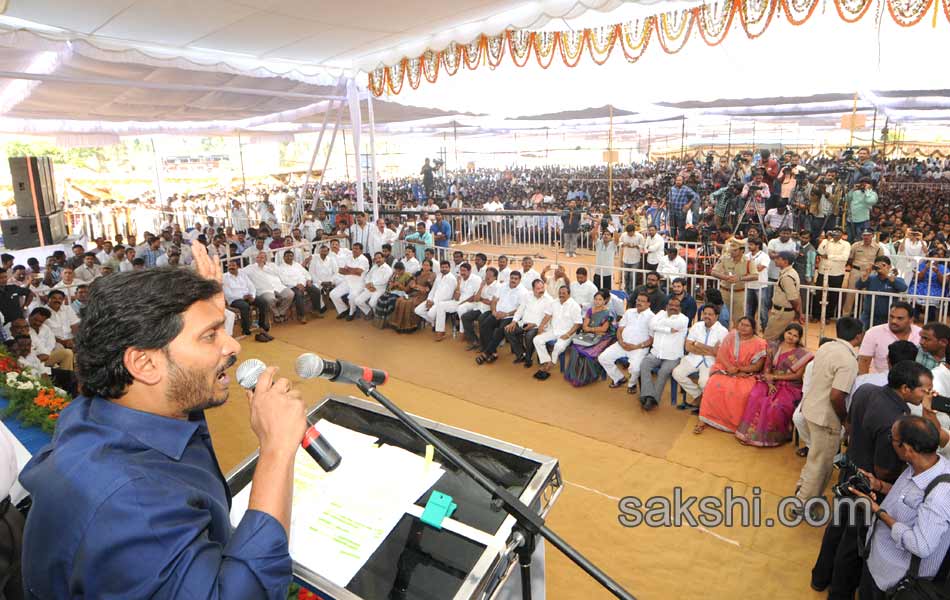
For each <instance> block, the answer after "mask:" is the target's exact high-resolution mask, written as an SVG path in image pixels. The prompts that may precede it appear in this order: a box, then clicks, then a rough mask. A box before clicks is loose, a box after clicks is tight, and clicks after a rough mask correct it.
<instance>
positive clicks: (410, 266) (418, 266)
mask: <svg viewBox="0 0 950 600" xmlns="http://www.w3.org/2000/svg"><path fill="white" fill-rule="evenodd" d="M402 266H404V267H406V273H409V274H410V275H415V274H417V273H418V272H419V271H421V270H422V263H420V262H419V259H418V258H416V257H415V256H413V257H412V258H405V257H403V259H402Z"/></svg>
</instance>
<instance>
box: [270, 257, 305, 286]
mask: <svg viewBox="0 0 950 600" xmlns="http://www.w3.org/2000/svg"><path fill="white" fill-rule="evenodd" d="M277 276H278V277H280V281H281V283H283V284H284V285H286V286H287V287H296V286H298V285H306V284H307V282H308V281H310V273H308V272H307V269H304V268H303V265H301V264H300V263H290V264H289V265H288V264H287V263H285V262H283V261H282V262H281V263H280V265H278V266H277Z"/></svg>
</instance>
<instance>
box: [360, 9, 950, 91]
mask: <svg viewBox="0 0 950 600" xmlns="http://www.w3.org/2000/svg"><path fill="white" fill-rule="evenodd" d="M831 1H832V2H833V3H834V5H835V10H836V11H837V13H838V16H839V17H840V18H841V19H842V20H843V21H845V22H847V23H856V22H857V21H860V20H861V19H862V18H864V16H865V15H866V14H867V13H868V12H869V11H868V9H869V8H870V7H871V4H873V3H874V0H831ZM878 1H882V2H884V3H885V4H886V5H887V13H888V14H889V15H890V16H891V19H893V20H894V22H895V23H897V24H898V25H900V26H902V27H913V26H915V25H917V24H918V23H920V22H921V21H922V20H923V18H924V16H925V15H927V13H928V11H930V10H933V19H932V21H931V23H932V25H933V26H936V24H937V15H938V13H939V12H942V13H943V15H944V17H946V19H947V20H948V21H950V0H878ZM818 2H819V0H719V1H715V2H710V3H708V4H704V5H702V6H697V7H695V8H690V9H686V10H681V11H673V12H665V13H661V14H659V15H655V16H650V17H646V18H643V19H638V20H636V21H630V22H628V23H622V24H618V25H607V26H605V27H596V28H592V29H582V30H576V31H557V32H550V31H523V30H509V31H506V32H504V33H502V34H500V35H496V36H486V35H481V36H479V37H478V38H476V39H475V40H473V41H471V42H469V43H467V44H456V43H455V42H453V43H451V44H450V45H449V46H448V48H445V49H444V50H440V51H434V50H426V51H425V53H423V54H422V55H421V56H419V57H416V58H403V59H402V60H400V61H399V62H397V63H396V64H395V65H392V66H388V67H380V68H378V69H375V70H374V71H372V72H371V73H369V89H370V91H371V92H372V93H373V94H374V95H376V96H382V95H383V94H387V93H388V94H398V93H399V92H401V91H402V89H403V85H404V83H405V81H406V80H407V79H408V80H409V87H411V88H412V89H417V88H418V87H419V85H420V84H421V83H422V79H423V78H424V79H425V80H426V81H427V82H429V83H435V82H436V80H438V78H439V75H440V73H446V74H448V75H449V76H453V75H455V74H456V73H458V70H459V66H460V65H462V64H464V65H465V67H466V68H467V69H470V70H473V69H476V68H478V67H479V66H480V65H485V66H488V67H489V68H492V69H494V68H496V67H498V66H499V65H500V64H501V62H502V60H504V57H505V54H506V52H507V54H508V55H509V56H510V57H511V62H513V63H514V64H515V66H518V67H524V66H525V65H527V64H528V61H529V60H530V59H531V54H534V56H535V60H536V61H537V64H538V65H539V66H540V67H541V68H542V69H547V68H548V67H550V66H551V63H553V62H554V60H555V57H560V59H561V61H562V62H563V63H564V64H565V65H566V66H568V67H576V66H577V65H578V64H579V63H580V62H581V60H582V59H583V57H584V52H585V50H586V52H587V53H588V54H589V55H590V58H591V60H593V61H594V62H595V63H596V64H598V65H602V64H604V63H605V62H607V59H608V58H610V54H611V53H612V52H613V50H614V48H615V47H616V46H617V45H618V44H619V45H620V48H621V50H622V51H623V55H624V58H626V59H627V61H628V62H631V63H632V62H636V61H637V60H639V59H640V57H641V56H643V54H644V52H646V50H647V47H648V46H649V45H650V40H651V39H652V38H653V37H654V35H655V37H656V39H657V41H658V42H659V44H660V47H661V48H663V51H664V52H666V53H667V54H676V53H677V52H679V51H680V50H682V49H683V48H684V47H685V46H686V43H687V42H688V41H689V40H690V37H691V35H692V32H693V29H694V28H695V29H698V30H699V37H700V38H702V40H703V41H704V42H705V43H706V44H707V45H709V46H716V45H718V44H721V43H722V42H723V40H725V39H726V36H727V35H729V31H731V29H732V25H733V22H734V20H735V19H736V18H738V20H739V23H740V26H741V28H742V31H744V32H745V34H746V36H747V37H748V38H749V39H755V38H757V37H759V36H760V35H762V34H763V33H765V31H766V30H767V29H768V28H769V26H770V25H771V24H772V23H773V22H774V17H776V16H781V15H779V13H781V14H784V16H785V18H786V19H787V20H788V22H789V23H791V24H792V25H796V26H798V25H802V24H804V23H805V22H806V21H807V20H808V19H809V18H811V16H812V15H813V14H814V13H815V8H816V7H817V6H818ZM941 7H942V11H941Z"/></svg>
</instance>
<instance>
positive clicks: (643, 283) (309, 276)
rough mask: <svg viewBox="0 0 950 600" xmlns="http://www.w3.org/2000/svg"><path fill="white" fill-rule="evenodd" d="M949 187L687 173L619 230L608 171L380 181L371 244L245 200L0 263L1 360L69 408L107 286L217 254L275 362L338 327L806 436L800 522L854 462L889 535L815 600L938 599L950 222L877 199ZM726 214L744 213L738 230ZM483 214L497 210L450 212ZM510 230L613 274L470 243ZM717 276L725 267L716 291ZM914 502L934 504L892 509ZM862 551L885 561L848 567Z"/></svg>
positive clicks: (860, 163)
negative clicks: (818, 333) (102, 283)
mask: <svg viewBox="0 0 950 600" xmlns="http://www.w3.org/2000/svg"><path fill="white" fill-rule="evenodd" d="M927 164H930V163H927ZM945 166H946V165H944V164H941V165H939V168H940V169H942V168H943V167H945ZM935 168H938V167H937V166H936V165H931V166H930V167H927V168H924V167H920V165H919V164H912V163H909V162H906V161H903V162H901V161H895V162H891V163H883V162H881V161H875V160H874V159H873V158H872V157H871V155H870V153H869V152H868V151H867V150H866V149H860V150H858V151H856V152H855V153H854V155H853V156H847V157H842V158H840V159H835V160H827V159H821V160H813V161H810V162H809V161H802V160H801V158H800V157H798V156H796V155H795V154H794V153H787V154H786V155H785V156H782V157H779V158H776V157H773V156H771V155H770V153H768V152H767V151H760V152H759V153H758V155H753V153H752V152H742V153H739V154H738V155H737V156H736V157H735V158H734V159H733V158H731V157H724V158H723V159H722V160H720V161H719V163H718V166H717V165H715V164H712V165H710V164H707V165H702V166H701V165H697V164H695V163H693V162H686V163H680V162H677V161H670V162H663V163H658V164H656V165H650V166H648V167H640V168H634V169H630V170H629V171H627V172H624V171H621V172H620V173H619V174H615V177H616V178H617V180H616V181H615V185H619V186H620V187H619V188H617V189H616V192H617V194H616V196H615V206H617V207H618V208H619V210H618V211H616V212H614V213H612V214H611V213H610V212H609V211H605V210H604V209H603V208H601V205H600V203H601V202H603V200H604V197H605V195H606V187H605V186H606V182H604V181H601V179H600V177H598V176H599V175H601V173H600V172H599V170H596V169H587V170H574V171H570V172H566V171H564V170H554V169H550V170H543V169H542V170H510V171H507V172H486V171H479V172H475V173H473V174H468V175H459V176H457V177H456V178H455V179H453V180H451V181H450V182H448V184H449V185H448V186H447V188H446V190H445V192H446V195H445V196H444V197H441V198H440V197H438V196H436V194H437V193H438V186H437V185H435V181H434V180H432V179H431V178H430V179H429V180H428V181H424V182H423V183H424V185H422V186H415V188H413V186H412V183H413V182H412V181H410V180H402V181H400V182H383V185H382V186H381V193H382V194H383V195H384V196H385V199H386V201H387V204H389V205H390V206H392V207H393V208H395V209H396V210H397V212H392V213H389V214H386V215H384V216H383V217H382V218H379V219H377V220H376V221H373V220H372V219H370V218H369V217H368V215H366V214H365V213H364V212H362V211H359V210H354V209H353V207H352V204H351V195H350V192H351V188H349V187H347V186H336V185H328V186H326V187H325V188H324V191H325V192H326V194H325V196H324V197H323V198H321V202H320V203H317V205H316V206H313V207H311V208H310V210H308V211H307V212H306V213H305V215H304V216H303V219H302V220H301V222H299V223H296V224H294V225H293V226H289V227H288V226H286V223H285V222H284V218H283V217H281V218H279V217H278V214H279V210H278V207H279V206H284V205H285V203H284V202H283V201H284V200H287V201H288V202H287V203H286V204H289V203H290V200H291V199H293V197H294V195H293V192H292V191H281V192H280V193H281V194H283V197H282V199H281V202H279V203H278V204H277V206H275V205H274V204H273V202H272V201H273V200H274V199H273V197H270V198H268V197H267V194H266V193H265V194H264V197H262V199H261V200H260V202H259V205H258V206H256V207H254V208H253V209H252V210H251V211H249V210H248V209H249V208H250V207H248V206H245V205H244V204H243V203H242V202H241V201H239V200H234V199H229V200H230V209H229V211H228V213H227V215H226V217H223V219H224V220H223V221H217V220H216V219H214V218H211V219H209V218H207V217H208V216H209V215H204V216H203V217H202V218H199V217H198V216H196V217H195V221H194V223H195V226H194V227H185V228H182V227H180V226H178V225H175V224H166V223H165V222H162V223H158V224H157V225H158V226H157V227H156V228H155V231H156V233H155V234H152V233H150V232H145V233H144V235H143V236H142V237H141V238H138V236H135V235H126V236H123V235H121V234H118V233H117V234H115V235H113V236H110V237H109V238H106V237H99V238H97V239H95V240H94V244H95V246H94V247H92V246H91V245H89V247H87V245H85V244H77V245H75V246H73V248H72V249H71V253H72V255H71V256H67V253H66V252H65V251H59V252H55V253H54V254H53V255H51V256H50V257H48V258H47V259H46V261H45V263H44V264H42V265H41V264H40V261H39V260H37V259H31V260H30V261H29V262H28V263H27V264H24V265H20V264H14V262H15V261H14V258H13V257H12V256H10V255H3V256H0V261H2V265H0V315H2V318H3V322H4V324H5V327H4V328H3V329H2V330H0V332H2V333H0V336H2V338H3V341H4V342H5V343H7V344H8V345H9V346H10V348H11V349H12V350H13V351H14V352H15V354H16V356H17V357H18V360H19V361H20V363H21V364H22V365H24V366H28V367H30V368H32V369H35V370H37V371H39V372H42V373H45V374H47V375H49V376H50V377H51V378H53V379H54V381H56V382H57V384H59V385H61V386H63V387H64V388H66V389H71V390H74V389H75V387H76V379H75V375H74V374H73V369H74V363H75V361H76V357H75V356H74V354H73V346H72V337H73V335H74V334H75V333H76V330H77V328H78V326H79V323H80V322H81V319H82V318H83V310H84V308H85V305H86V303H87V301H88V297H89V293H90V290H95V289H96V285H95V282H96V281H98V280H100V279H102V278H108V277H111V276H112V275H113V274H115V273H121V272H125V271H133V270H147V269H153V268H161V267H167V268H189V267H190V266H192V263H193V255H194V251H193V250H192V249H193V248H194V247H196V246H195V245H197V244H200V245H201V246H203V247H204V248H206V250H207V254H208V255H209V256H211V257H212V259H214V260H219V261H221V262H222V263H223V264H225V267H226V268H225V270H226V273H224V275H223V281H222V288H223V292H224V296H225V300H226V303H227V306H228V310H227V311H226V321H227V328H228V332H229V333H232V330H233V328H234V327H236V326H237V323H238V322H239V323H240V327H241V335H244V336H250V335H253V336H254V339H255V340H256V341H257V342H260V343H267V342H269V341H271V340H273V339H274V337H273V335H272V333H273V332H274V328H273V326H274V325H275V324H279V323H284V322H287V321H290V320H292V319H294V318H296V320H297V321H299V322H300V323H306V322H307V321H308V319H312V318H316V319H322V318H324V317H325V316H326V313H327V312H328V311H329V310H330V309H331V308H332V309H333V314H334V316H335V317H336V318H337V319H340V320H345V321H347V322H353V321H356V320H357V319H359V320H366V321H371V322H373V323H375V324H376V325H377V326H378V327H380V328H383V329H392V330H394V331H396V332H399V333H402V334H416V335H419V333H418V332H420V331H424V330H425V329H426V328H428V327H431V329H432V332H433V340H434V342H436V343H443V344H444V345H446V346H448V345H449V343H447V341H448V340H451V339H453V338H456V337H457V338H458V339H459V340H460V341H461V342H462V343H463V344H464V348H465V350H466V351H470V352H472V353H473V356H472V358H473V362H474V363H475V364H476V365H477V366H478V367H479V368H491V365H492V364H493V363H495V362H498V361H499V360H505V361H510V362H511V363H512V364H514V365H522V367H523V368H524V369H525V372H526V373H528V374H531V376H532V377H533V378H534V379H536V380H539V381H545V380H548V379H550V378H551V377H552V375H554V374H555V373H556V372H557V371H558V370H559V371H560V372H561V373H562V375H563V378H564V379H565V381H567V382H568V383H570V384H571V385H573V386H576V387H579V386H585V385H602V386H603V387H604V390H605V393H614V392H613V391H612V390H620V389H625V390H626V391H627V392H628V393H629V394H631V395H633V396H635V397H636V398H637V399H638V402H639V404H640V406H641V407H642V409H643V411H645V412H650V411H654V410H657V409H658V407H659V406H660V404H661V400H662V397H663V396H664V393H666V390H667V389H669V393H670V396H671V398H672V400H673V404H675V405H676V408H678V409H680V410H686V411H691V412H692V413H694V414H696V415H698V424H697V425H696V427H695V429H694V433H696V434H701V433H703V432H704V431H705V430H706V429H707V428H710V427H711V428H714V429H716V430H719V431H722V432H726V433H728V434H729V435H732V436H734V437H735V439H737V440H738V441H739V442H741V443H743V444H746V445H749V446H754V447H774V446H779V445H782V444H786V443H788V442H790V441H791V440H792V439H793V437H794V436H795V434H796V432H797V435H798V437H799V438H800V440H801V443H802V447H801V448H800V449H799V450H798V452H797V453H798V455H799V456H800V457H802V459H804V465H803V467H802V472H801V477H800V480H799V482H798V484H797V486H796V487H795V494H796V495H797V496H798V497H799V498H800V499H801V500H802V501H803V503H807V501H809V500H811V499H813V498H817V497H820V496H822V495H824V494H825V493H826V489H827V487H828V484H829V482H830V479H831V476H832V473H833V468H834V465H835V464H836V457H840V456H841V449H842V443H846V448H847V450H846V453H845V454H844V456H846V457H847V458H848V462H847V463H842V464H843V465H844V466H843V467H842V468H841V469H840V475H839V478H840V483H841V486H844V487H841V486H838V488H836V489H837V490H838V492H841V490H845V491H849V490H852V489H853V488H854V482H855V479H854V478H855V477H856V475H857V474H862V473H863V474H864V476H865V478H866V481H869V482H870V484H869V489H865V490H863V491H862V490H861V489H856V490H855V491H853V493H855V494H858V495H861V494H863V495H866V496H867V497H868V500H869V502H870V506H871V507H873V512H874V514H875V515H876V525H877V526H876V527H873V528H871V529H870V531H869V530H868V529H866V528H865V529H863V530H862V529H859V530H858V531H857V532H849V531H846V528H842V527H839V526H838V525H835V526H829V527H828V530H827V532H826V534H825V540H824V543H823V544H822V548H821V553H820V556H819V558H818V560H817V562H816V566H815V570H814V571H813V579H812V587H814V588H815V589H820V590H824V589H827V588H830V589H831V596H830V597H842V598H844V597H851V596H852V595H853V594H854V592H855V590H857V589H858V588H859V587H860V588H861V590H862V598H863V597H865V596H864V594H867V597H868V598H877V597H883V596H880V595H879V594H882V593H883V591H882V590H887V589H888V588H890V587H892V586H893V584H894V583H896V581H897V579H899V578H900V576H902V575H903V572H902V570H903V571H906V566H907V564H908V562H909V560H910V554H911V553H914V554H916V555H917V556H919V557H920V558H921V559H922V561H921V567H920V574H921V575H922V576H929V575H933V574H934V573H936V571H937V569H938V568H939V567H940V564H941V560H942V558H943V556H944V555H945V554H946V550H947V548H948V546H950V489H948V488H946V486H944V487H942V488H937V489H936V490H934V491H933V493H932V494H929V495H926V497H924V495H925V493H924V492H925V490H926V488H927V484H928V483H929V482H930V481H933V480H934V478H935V477H936V476H937V475H939V474H942V473H944V472H946V473H950V463H947V462H946V461H947V458H945V457H950V444H948V442H950V417H948V416H947V414H945V413H943V412H940V410H939V409H940V407H941V406H944V405H943V404H941V403H940V402H939V398H940V397H944V396H946V397H950V366H948V363H947V361H948V345H950V326H947V325H946V324H944V323H943V322H941V320H940V317H941V315H942V313H941V311H940V307H941V306H942V305H941V302H942V300H940V299H942V298H944V297H946V296H947V291H948V290H947V288H948V286H946V285H945V284H944V283H945V275H946V270H945V262H943V261H942V260H940V259H942V258H944V257H945V254H946V244H947V243H948V239H950V210H948V209H947V207H946V206H945V205H944V204H943V203H942V200H940V201H937V202H935V201H934V200H935V196H934V192H933V191H927V192H920V193H919V194H918V192H914V191H907V190H902V191H899V192H895V193H893V194H890V193H881V194H879V193H878V192H877V191H876V189H880V187H881V185H882V182H884V181H885V180H886V179H887V178H888V177H894V178H903V179H907V178H917V179H921V178H926V179H933V177H929V176H928V175H927V173H930V172H932V171H933V169H935ZM941 172H942V171H941ZM664 181H665V183H664ZM618 182H619V183H618ZM298 192H299V190H298ZM730 197H731V198H733V200H734V199H738V201H739V203H738V204H734V206H738V207H739V208H738V210H737V214H730V212H729V211H724V210H723V209H722V206H721V204H720V203H726V202H729V201H730V200H729V198H730ZM467 208H480V209H483V210H485V211H487V212H486V213H484V214H482V215H481V216H475V217H471V218H469V217H468V216H466V217H464V218H463V217H462V216H460V215H458V213H456V212H454V211H453V209H454V210H458V209H467ZM506 210H527V211H538V212H541V211H543V213H544V214H527V215H519V216H518V217H521V218H524V219H538V220H533V221H521V222H520V226H519V227H518V228H516V229H524V228H529V227H537V228H539V229H540V230H543V231H548V232H549V235H548V237H546V238H543V239H544V240H545V241H546V242H548V243H558V244H560V245H561V246H562V247H563V248H564V250H565V252H566V254H567V257H568V258H569V259H573V258H575V257H576V256H578V252H579V251H580V252H583V251H584V247H585V242H583V241H582V240H581V236H582V234H586V235H587V237H586V238H585V239H586V240H587V242H586V244H587V246H586V247H587V248H589V253H588V254H587V256H590V257H592V258H593V263H592V264H582V263H578V262H574V263H566V264H561V263H559V262H557V261H555V262H548V261H544V262H545V263H546V264H543V266H542V265H541V264H536V263H535V257H534V256H532V255H531V254H530V253H519V255H518V256H513V255H512V256H509V255H505V254H498V255H496V254H493V253H490V252H488V251H487V250H486V251H485V252H478V251H476V252H471V251H466V250H465V249H464V247H463V246H459V245H454V243H455V242H456V241H457V240H458V234H459V230H463V231H465V232H466V233H468V234H472V235H479V236H482V237H483V239H484V241H487V242H489V243H490V242H491V241H492V240H491V236H492V234H491V231H492V223H494V222H495V221H492V219H500V218H504V217H503V214H502V213H503V211H506ZM491 213H497V214H491ZM284 216H286V215H284ZM740 218H741V222H739V223H736V222H735V221H738V220H740ZM542 219H543V220H542ZM216 221H217V222H216ZM542 237H543V236H542ZM690 244H692V246H690V247H692V248H693V249H694V250H695V254H692V255H691V254H690V253H689V252H687V250H686V247H685V246H689V245H690ZM700 253H702V255H703V257H704V258H705V259H708V260H709V265H708V269H705V270H701V269H699V267H697V264H698V262H699V255H700ZM201 254H204V252H201ZM539 262H540V261H539ZM690 264H692V265H693V267H694V270H693V271H692V273H690V272H689V265H690ZM696 275H702V282H703V284H702V285H699V286H696V285H694V284H695V283H696V279H691V277H693V276H696ZM805 284H810V285H811V286H813V287H811V289H805V288H804V287H803V285H805ZM897 294H906V295H907V298H908V299H912V300H913V303H908V302H904V301H901V300H899V299H898V297H897ZM255 313H256V314H255ZM850 315H854V316H853V317H852V316H850ZM809 319H814V320H831V319H834V328H835V332H836V335H835V337H834V338H830V339H827V340H821V344H820V346H819V347H817V348H809V347H808V340H807V339H806V334H805V329H804V328H803V325H804V324H805V323H806V322H807V321H808V320H809ZM346 326H347V327H355V326H357V325H356V324H353V325H346ZM255 330H256V333H255ZM502 346H505V347H507V350H503V349H502ZM458 351H461V350H460V349H459V350H458ZM495 368H497V367H495ZM905 465H909V466H907V467H906V468H905ZM908 472H910V473H911V474H910V475H908ZM894 488H897V489H899V490H900V493H901V494H902V495H903V496H902V497H904V498H913V499H915V502H914V503H908V502H906V501H903V502H898V501H897V500H894V499H893V498H894V496H893V494H894V491H893V490H894ZM888 491H889V492H890V493H886V492H888ZM841 493H843V492H841ZM849 493H850V492H849ZM885 493H886V497H884V496H885ZM805 505H806V506H808V505H807V504H805ZM922 507H926V509H924V508H922ZM856 510H860V509H856ZM861 536H864V537H865V538H866V539H867V541H868V545H869V547H870V549H871V550H870V552H871V554H870V556H869V557H867V559H866V560H865V559H864V558H863V557H862V556H860V555H859V554H858V549H857V544H855V543H853V542H854V541H855V540H856V539H858V537H861Z"/></svg>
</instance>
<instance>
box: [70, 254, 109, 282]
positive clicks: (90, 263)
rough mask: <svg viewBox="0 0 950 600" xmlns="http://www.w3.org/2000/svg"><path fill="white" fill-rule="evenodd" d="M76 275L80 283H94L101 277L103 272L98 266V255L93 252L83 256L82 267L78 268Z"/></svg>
mask: <svg viewBox="0 0 950 600" xmlns="http://www.w3.org/2000/svg"><path fill="white" fill-rule="evenodd" d="M74 274H75V276H76V280H77V281H79V283H92V282H93V280H95V279H96V278H97V277H100V276H101V275H102V270H101V268H100V267H99V265H97V264H96V255H95V254H93V253H92V252H86V254H85V255H84V256H83V260H82V265H80V266H79V267H77V268H76V270H75V272H74Z"/></svg>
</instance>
